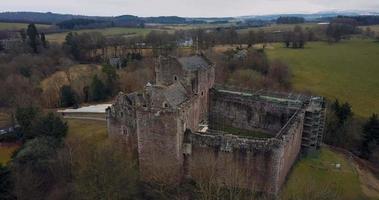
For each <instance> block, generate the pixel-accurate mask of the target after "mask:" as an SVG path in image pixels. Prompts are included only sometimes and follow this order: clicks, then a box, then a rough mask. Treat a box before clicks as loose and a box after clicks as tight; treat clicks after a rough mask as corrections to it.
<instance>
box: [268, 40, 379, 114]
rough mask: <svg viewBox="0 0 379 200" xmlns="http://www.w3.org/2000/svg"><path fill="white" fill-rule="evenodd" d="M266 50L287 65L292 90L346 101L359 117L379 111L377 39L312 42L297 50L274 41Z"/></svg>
mask: <svg viewBox="0 0 379 200" xmlns="http://www.w3.org/2000/svg"><path fill="white" fill-rule="evenodd" d="M267 52H268V56H269V58H270V59H271V60H274V59H280V60H282V61H284V62H286V63H288V64H289V65H290V67H291V69H292V72H293V85H294V89H296V90H298V91H311V92H313V93H315V94H317V95H322V96H325V97H327V98H329V99H331V100H334V99H335V98H338V99H340V100H341V101H348V102H349V103H350V104H351V105H352V107H353V111H354V112H355V113H356V114H357V115H358V116H361V117H367V116H369V115H371V114H372V113H374V112H375V113H379V43H378V42H374V41H372V40H358V39H353V40H348V41H342V42H340V43H337V44H332V45H330V44H327V43H324V42H312V43H308V44H307V45H306V48H305V49H299V50H294V49H286V48H284V47H283V45H282V44H276V45H274V48H272V49H269V50H267Z"/></svg>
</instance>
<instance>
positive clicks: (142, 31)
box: [46, 27, 154, 43]
mask: <svg viewBox="0 0 379 200" xmlns="http://www.w3.org/2000/svg"><path fill="white" fill-rule="evenodd" d="M152 30H154V29H149V28H122V27H114V28H103V29H82V30H73V31H71V32H75V33H84V32H100V33H102V34H103V35H105V36H116V35H119V36H125V37H127V36H136V35H146V34H148V33H150V31H152ZM69 32H70V31H68V32H62V33H53V34H48V35H46V38H47V40H48V41H49V42H57V43H63V42H64V40H65V38H66V35H67V33H69Z"/></svg>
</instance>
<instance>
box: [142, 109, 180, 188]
mask: <svg viewBox="0 0 379 200" xmlns="http://www.w3.org/2000/svg"><path fill="white" fill-rule="evenodd" d="M179 121H180V120H179V116H178V113H177V112H176V111H173V110H156V111H153V110H146V111H143V110H138V111H137V132H138V158H139V168H140V172H141V177H142V179H143V180H145V181H153V182H167V183H171V184H177V183H179V182H180V179H181V177H182V163H183V154H182V153H181V144H182V143H181V139H182V137H183V134H184V133H183V131H182V130H178V126H180V125H179Z"/></svg>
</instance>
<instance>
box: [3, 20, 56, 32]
mask: <svg viewBox="0 0 379 200" xmlns="http://www.w3.org/2000/svg"><path fill="white" fill-rule="evenodd" d="M27 27H28V24H26V23H8V22H0V30H20V29H26V28H27ZM48 27H50V25H45V24H37V28H48Z"/></svg>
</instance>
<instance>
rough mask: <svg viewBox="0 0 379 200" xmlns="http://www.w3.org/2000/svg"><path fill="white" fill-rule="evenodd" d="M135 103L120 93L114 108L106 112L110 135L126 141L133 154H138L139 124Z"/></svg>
mask: <svg viewBox="0 0 379 200" xmlns="http://www.w3.org/2000/svg"><path fill="white" fill-rule="evenodd" d="M134 103H135V102H133V101H132V100H131V99H129V97H128V96H127V95H126V94H123V93H120V94H119V95H118V96H117V98H116V101H115V103H114V104H113V105H112V107H110V108H108V109H107V111H106V118H107V127H108V134H109V136H110V137H119V138H121V139H123V140H125V142H126V144H127V146H128V147H129V148H130V150H131V151H132V152H135V153H137V130H136V128H137V124H136V110H135V105H134Z"/></svg>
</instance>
